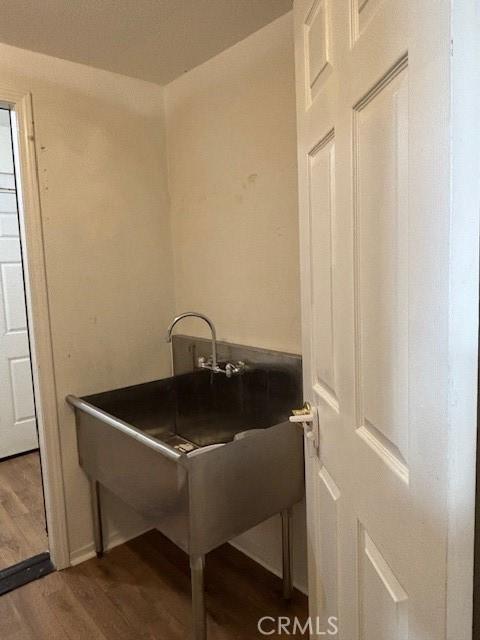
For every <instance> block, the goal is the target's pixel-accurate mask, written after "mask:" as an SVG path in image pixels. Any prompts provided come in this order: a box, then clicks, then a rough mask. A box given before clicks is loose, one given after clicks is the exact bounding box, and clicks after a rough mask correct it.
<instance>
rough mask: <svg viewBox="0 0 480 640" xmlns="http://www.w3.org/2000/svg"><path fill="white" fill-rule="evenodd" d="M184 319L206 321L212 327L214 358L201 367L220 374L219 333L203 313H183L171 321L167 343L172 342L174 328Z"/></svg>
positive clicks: (204, 361)
mask: <svg viewBox="0 0 480 640" xmlns="http://www.w3.org/2000/svg"><path fill="white" fill-rule="evenodd" d="M184 318H200V320H204V321H205V322H206V323H207V324H208V326H209V327H210V332H211V334H212V357H211V359H210V362H208V361H206V360H203V361H202V362H201V364H200V366H201V367H202V368H204V369H211V370H212V371H215V372H218V371H220V370H221V369H220V367H219V366H218V362H217V332H216V330H215V325H214V324H213V322H212V321H211V320H210V318H209V317H208V316H206V315H204V314H203V313H197V312H196V311H185V313H181V314H180V315H179V316H175V318H174V319H173V320H172V321H171V323H170V324H169V326H168V329H167V342H171V341H172V331H173V327H174V326H175V325H176V324H177V322H180V320H183V319H184Z"/></svg>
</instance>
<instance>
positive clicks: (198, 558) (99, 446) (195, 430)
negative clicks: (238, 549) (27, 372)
mask: <svg viewBox="0 0 480 640" xmlns="http://www.w3.org/2000/svg"><path fill="white" fill-rule="evenodd" d="M67 400H68V402H69V403H70V404H71V405H72V406H73V407H74V408H75V412H76V423H77V435H78V451H79V459H80V465H81V466H82V468H83V469H84V471H85V472H86V474H87V475H88V477H89V479H90V481H91V487H92V504H93V505H94V522H95V537H96V549H97V553H98V554H99V555H100V554H101V553H102V552H103V540H102V527H101V505H100V493H99V485H101V486H104V487H106V488H108V489H109V490H110V491H111V492H113V493H114V494H116V495H117V496H119V497H120V498H122V499H123V500H124V501H125V502H126V503H128V504H129V505H131V506H132V507H133V508H134V509H136V510H137V511H138V512H139V513H141V514H142V515H143V517H144V518H145V519H146V520H147V521H148V522H151V524H152V527H155V528H158V529H159V530H160V531H162V533H164V534H165V535H166V536H167V537H168V538H170V539H171V540H172V541H173V542H174V543H176V544H177V545H178V546H179V547H181V548H182V549H183V550H184V551H185V552H186V553H188V554H189V556H190V565H191V571H192V596H193V620H194V637H195V639H196V640H201V639H203V638H205V634H206V624H205V610H204V597H203V567H204V556H205V554H206V553H207V552H208V551H210V550H212V549H214V548H215V547H217V546H219V545H221V544H223V543H224V542H226V541H228V540H230V539H231V538H234V537H235V536H237V535H239V534H241V533H243V532H244V531H246V530H248V529H250V528H251V527H253V526H255V525H256V524H258V523H260V522H262V521H263V520H265V519H267V518H269V517H270V516H272V515H274V514H276V513H281V514H282V532H283V542H284V593H285V595H286V596H288V595H289V593H290V590H291V540H290V510H291V507H292V506H293V505H294V504H295V503H296V502H298V501H299V500H301V499H302V497H303V494H304V465H303V438H302V434H301V431H300V430H299V429H298V428H297V427H296V426H295V425H293V424H291V423H290V422H289V421H288V416H289V414H290V410H291V408H292V407H294V406H297V405H299V400H300V389H299V385H298V380H297V378H296V377H295V376H293V375H292V373H291V372H290V371H288V370H286V369H284V368H282V367H277V368H276V367H275V366H271V367H270V366H267V367H262V366H259V365H252V366H247V367H246V369H245V371H244V372H243V373H242V375H239V376H236V377H232V378H227V377H225V376H222V375H217V374H215V373H212V372H210V371H203V370H202V371H194V372H190V373H185V374H182V375H177V376H173V377H171V378H166V379H163V380H156V381H154V382H149V383H145V384H140V385H136V386H133V387H128V388H124V389H116V390H113V391H108V392H105V393H99V394H96V395H91V396H87V397H84V398H77V397H75V396H68V398H67Z"/></svg>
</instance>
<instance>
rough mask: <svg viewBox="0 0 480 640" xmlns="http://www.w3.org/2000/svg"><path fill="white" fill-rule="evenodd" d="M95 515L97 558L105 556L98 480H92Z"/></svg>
mask: <svg viewBox="0 0 480 640" xmlns="http://www.w3.org/2000/svg"><path fill="white" fill-rule="evenodd" d="M90 488H91V497H92V515H93V535H94V539H95V551H96V552H97V558H101V557H102V556H103V551H104V548H103V528H102V505H101V503H100V485H99V483H98V482H97V481H96V480H90Z"/></svg>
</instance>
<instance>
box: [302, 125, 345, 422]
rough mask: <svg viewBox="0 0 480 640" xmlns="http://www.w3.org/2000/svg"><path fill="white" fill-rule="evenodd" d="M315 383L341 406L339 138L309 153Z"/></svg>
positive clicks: (325, 396)
mask: <svg viewBox="0 0 480 640" xmlns="http://www.w3.org/2000/svg"><path fill="white" fill-rule="evenodd" d="M309 183H310V220H309V223H310V243H311V246H310V256H311V273H312V283H313V284H312V291H311V301H312V374H313V381H312V382H313V386H314V389H315V390H316V392H317V394H318V395H320V396H321V397H322V398H323V400H325V401H326V402H328V403H329V404H330V405H332V406H333V407H334V408H335V409H337V410H338V400H337V394H336V382H335V345H334V233H335V138H334V133H333V132H330V133H329V134H328V135H327V136H326V137H325V138H324V139H323V140H322V141H321V142H320V143H319V144H318V145H317V146H316V147H314V149H313V150H312V151H311V152H310V154H309Z"/></svg>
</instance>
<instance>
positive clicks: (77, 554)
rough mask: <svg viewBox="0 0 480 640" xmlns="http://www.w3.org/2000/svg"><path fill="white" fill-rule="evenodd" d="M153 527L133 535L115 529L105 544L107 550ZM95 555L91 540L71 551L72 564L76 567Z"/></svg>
mask: <svg viewBox="0 0 480 640" xmlns="http://www.w3.org/2000/svg"><path fill="white" fill-rule="evenodd" d="M151 528H152V527H146V528H143V529H141V530H140V531H138V532H136V533H135V534H133V535H124V534H120V533H119V532H118V531H113V532H112V533H111V535H110V536H109V539H108V542H107V544H106V546H105V550H106V551H108V550H110V549H114V548H115V547H118V546H120V545H121V544H125V542H128V541H129V540H133V539H134V538H138V536H141V535H143V534H144V533H147V531H150V530H151ZM95 555H96V552H95V544H94V543H93V542H91V543H90V544H86V545H84V546H83V547H80V548H79V549H75V551H72V552H71V553H70V565H71V566H72V567H74V566H75V565H77V564H81V563H82V562H85V561H86V560H90V559H91V558H94V557H95Z"/></svg>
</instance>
